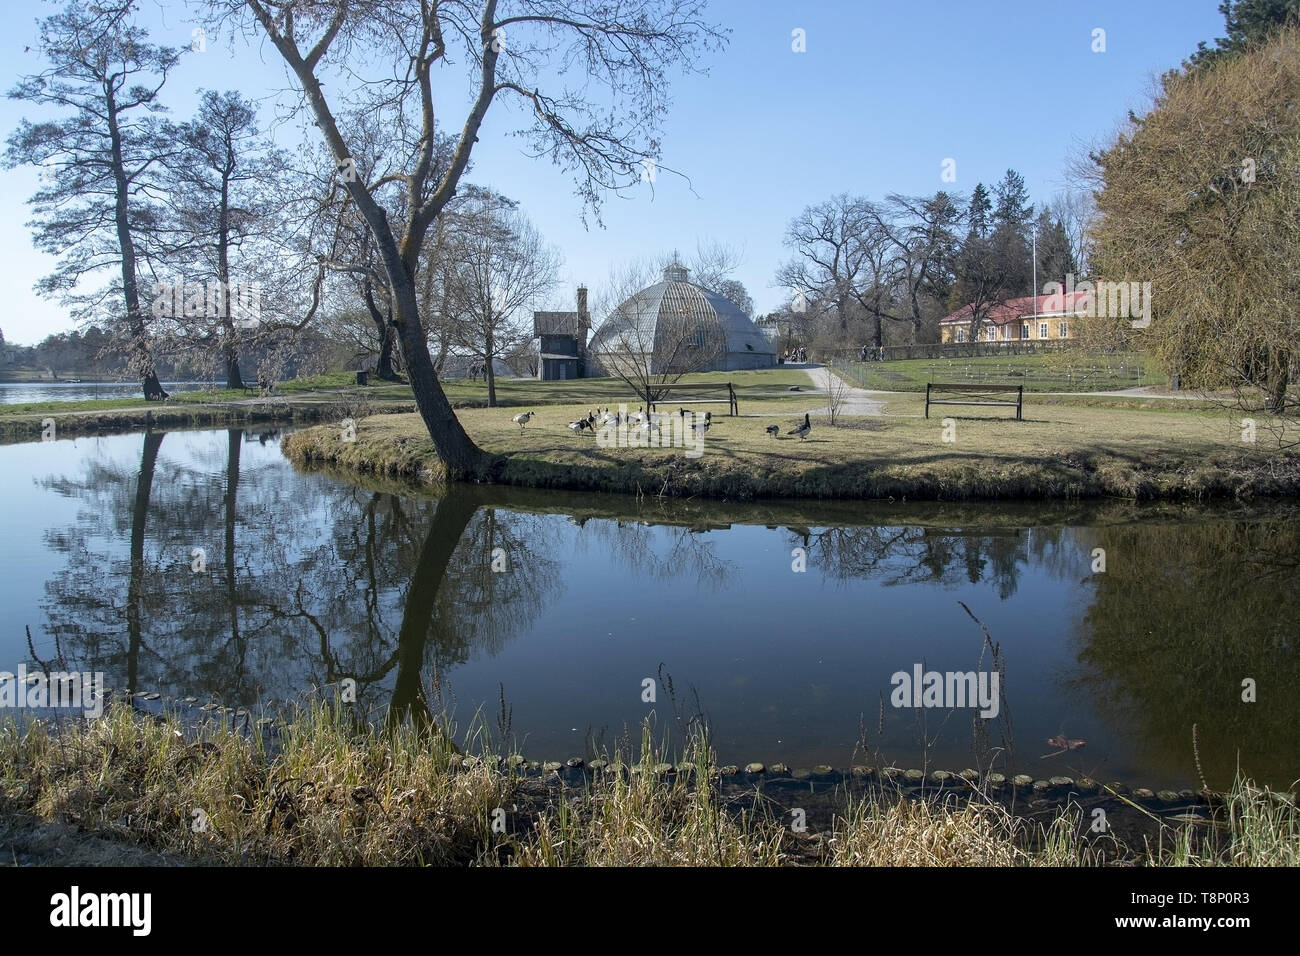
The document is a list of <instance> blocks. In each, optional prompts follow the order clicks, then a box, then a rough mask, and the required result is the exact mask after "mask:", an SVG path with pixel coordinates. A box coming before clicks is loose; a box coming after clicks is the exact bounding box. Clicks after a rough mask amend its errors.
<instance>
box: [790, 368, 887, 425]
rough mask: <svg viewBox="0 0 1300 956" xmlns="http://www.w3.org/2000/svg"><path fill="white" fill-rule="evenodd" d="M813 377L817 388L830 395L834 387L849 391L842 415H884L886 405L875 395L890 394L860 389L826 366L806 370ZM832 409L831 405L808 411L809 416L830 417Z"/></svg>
mask: <svg viewBox="0 0 1300 956" xmlns="http://www.w3.org/2000/svg"><path fill="white" fill-rule="evenodd" d="M805 371H807V372H808V374H809V376H811V378H812V380H813V382H814V384H816V386H817V388H818V389H819V390H820V391H822V392H824V393H826V394H827V395H829V394H830V391H831V387H832V385H838V386H839V387H840V388H842V389H847V391H846V392H845V394H844V401H843V404H841V405H840V414H841V415H883V414H884V411H885V403H884V401H883V400H882V399H880V398H873V397H872V396H875V395H881V396H883V395H889V394H891V393H890V392H869V391H867V390H866V389H865V388H858V387H857V386H856V385H853V384H851V383H849V382H846V381H845V380H844V379H842V378H841V377H840V376H838V375H836V374H835V373H834V372H832V371H831V370H830V369H829V368H827V367H826V366H825V365H810V366H807V367H806V368H805ZM830 413H831V409H830V406H829V405H822V406H821V407H820V408H810V409H808V414H809V415H829V414H830Z"/></svg>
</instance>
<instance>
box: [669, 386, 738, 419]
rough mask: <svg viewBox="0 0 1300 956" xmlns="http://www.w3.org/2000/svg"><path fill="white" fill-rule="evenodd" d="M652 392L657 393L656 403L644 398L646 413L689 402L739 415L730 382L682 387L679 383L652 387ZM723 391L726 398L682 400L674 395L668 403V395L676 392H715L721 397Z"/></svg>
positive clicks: (734, 392) (733, 389)
mask: <svg viewBox="0 0 1300 956" xmlns="http://www.w3.org/2000/svg"><path fill="white" fill-rule="evenodd" d="M652 388H653V390H654V391H655V392H657V393H658V395H659V398H658V400H657V401H651V400H650V398H649V396H648V395H647V397H646V409H647V411H654V407H655V406H656V405H672V404H674V403H676V404H678V405H681V404H684V403H685V402H687V401H689V402H690V403H691V404H692V405H726V406H727V409H728V411H729V412H730V414H732V415H739V414H740V402H739V401H738V400H737V399H736V390H735V388H733V387H732V385H731V383H730V382H691V383H690V384H686V385H683V384H681V383H680V382H677V383H673V384H672V385H661V386H652ZM723 389H726V396H725V397H719V398H684V397H683V396H681V395H676V396H675V397H674V399H673V401H671V402H670V401H668V397H669V396H670V395H674V394H675V393H678V392H688V393H690V392H705V391H710V392H717V393H718V394H719V396H721V395H722V391H723Z"/></svg>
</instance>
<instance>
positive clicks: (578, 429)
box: [569, 418, 591, 435]
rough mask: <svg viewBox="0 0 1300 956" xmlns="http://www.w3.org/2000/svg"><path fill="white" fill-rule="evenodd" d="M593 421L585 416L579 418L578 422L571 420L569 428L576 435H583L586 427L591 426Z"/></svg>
mask: <svg viewBox="0 0 1300 956" xmlns="http://www.w3.org/2000/svg"><path fill="white" fill-rule="evenodd" d="M590 427H591V422H589V421H587V420H586V419H585V418H579V419H578V420H577V421H576V422H569V430H570V431H571V432H573V434H575V435H581V434H582V430H583V429H584V428H590Z"/></svg>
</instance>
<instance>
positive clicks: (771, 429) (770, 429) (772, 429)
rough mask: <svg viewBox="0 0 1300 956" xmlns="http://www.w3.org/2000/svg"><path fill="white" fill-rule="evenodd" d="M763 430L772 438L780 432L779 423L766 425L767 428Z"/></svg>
mask: <svg viewBox="0 0 1300 956" xmlns="http://www.w3.org/2000/svg"><path fill="white" fill-rule="evenodd" d="M765 431H766V432H767V433H768V434H769V435H771V436H772V437H773V438H775V437H776V436H777V435H779V434H781V426H780V425H768V426H767V428H766V429H765Z"/></svg>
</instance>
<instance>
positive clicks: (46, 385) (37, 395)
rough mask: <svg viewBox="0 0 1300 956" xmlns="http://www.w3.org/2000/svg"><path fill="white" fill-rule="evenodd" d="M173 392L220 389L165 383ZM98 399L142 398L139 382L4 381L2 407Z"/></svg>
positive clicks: (0, 395) (205, 384) (200, 384)
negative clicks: (30, 403) (26, 403)
mask: <svg viewBox="0 0 1300 956" xmlns="http://www.w3.org/2000/svg"><path fill="white" fill-rule="evenodd" d="M162 384H163V388H165V389H166V390H167V391H169V392H194V391H198V390H199V389H203V388H217V387H219V386H217V385H213V384H211V383H208V382H163V383H162ZM95 398H138V399H140V401H144V392H143V391H141V389H140V383H139V382H70V381H63V382H0V405H20V404H22V403H24V402H84V401H87V400H90V399H95Z"/></svg>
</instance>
